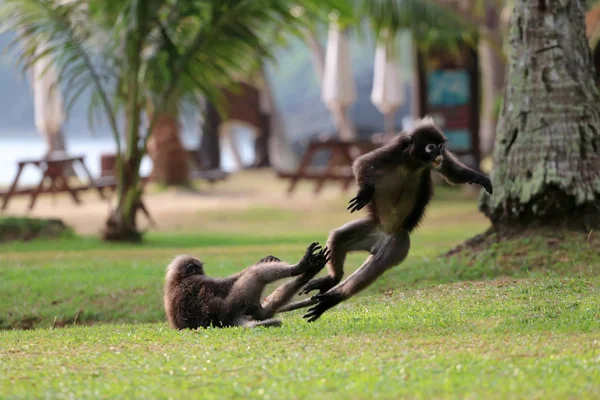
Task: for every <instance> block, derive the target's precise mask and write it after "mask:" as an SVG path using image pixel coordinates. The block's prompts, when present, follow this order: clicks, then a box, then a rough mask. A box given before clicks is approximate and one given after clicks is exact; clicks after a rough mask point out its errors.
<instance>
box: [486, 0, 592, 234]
mask: <svg viewBox="0 0 600 400" xmlns="http://www.w3.org/2000/svg"><path fill="white" fill-rule="evenodd" d="M509 39H510V52H509V53H510V54H509V58H508V71H507V87H506V88H505V98H504V99H505V100H504V108H503V111H502V115H501V117H500V121H499V124H498V131H497V137H496V143H495V147H494V153H493V160H494V170H493V172H492V183H493V186H494V194H493V195H487V194H483V195H482V199H481V205H480V209H481V210H482V211H483V212H484V213H485V214H486V215H487V216H488V217H489V218H490V219H491V220H492V222H493V224H494V226H495V227H497V228H505V229H515V228H517V229H518V228H522V227H523V226H530V225H541V226H566V227H569V228H577V229H582V228H583V229H589V228H593V227H596V228H598V227H600V211H599V208H598V205H599V204H600V173H599V171H600V113H599V109H598V104H599V101H600V93H599V91H598V88H597V86H596V85H595V84H594V66H593V65H592V62H591V61H592V58H591V54H590V48H589V46H588V43H587V40H586V36H585V24H584V16H583V7H582V5H581V2H580V1H579V0H545V1H535V2H532V1H526V0H517V1H515V8H514V11H513V15H512V19H511V29H510V36H509Z"/></svg>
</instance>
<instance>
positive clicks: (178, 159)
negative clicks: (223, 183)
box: [148, 115, 189, 185]
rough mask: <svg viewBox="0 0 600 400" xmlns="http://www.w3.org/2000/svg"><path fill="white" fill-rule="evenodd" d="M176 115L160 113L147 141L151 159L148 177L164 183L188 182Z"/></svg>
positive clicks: (186, 156)
mask: <svg viewBox="0 0 600 400" xmlns="http://www.w3.org/2000/svg"><path fill="white" fill-rule="evenodd" d="M179 128H180V127H179V121H178V120H177V116H173V115H161V116H160V117H159V119H158V122H157V123H156V126H155V127H154V132H153V133H152V136H151V137H150V140H149V141H148V155H149V156H150V158H151V159H152V173H151V175H150V179H151V180H152V181H153V182H158V183H161V184H164V185H187V184H188V183H189V164H188V154H187V152H186V150H185V148H184V147H183V145H182V144H181V139H180V136H179V133H180V132H179V130H180V129H179Z"/></svg>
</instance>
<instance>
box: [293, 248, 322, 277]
mask: <svg viewBox="0 0 600 400" xmlns="http://www.w3.org/2000/svg"><path fill="white" fill-rule="evenodd" d="M329 258H330V251H329V249H327V247H325V248H321V246H320V245H319V243H318V242H314V243H312V244H311V245H310V246H308V248H307V249H306V253H305V254H304V257H302V260H300V262H299V263H298V266H297V268H296V271H294V273H293V274H292V275H293V276H296V275H300V274H302V273H305V272H307V273H314V274H315V275H316V274H317V272H319V271H320V270H321V269H323V267H324V266H325V264H327V262H328V261H329ZM313 276H314V275H313Z"/></svg>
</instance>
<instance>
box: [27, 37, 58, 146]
mask: <svg viewBox="0 0 600 400" xmlns="http://www.w3.org/2000/svg"><path fill="white" fill-rule="evenodd" d="M44 47H45V46H40V47H39V48H38V49H36V53H37V54H40V53H41V52H43V51H44V50H45V49H44ZM32 86H33V100H34V112H35V126H36V128H37V129H38V131H39V132H40V134H42V135H43V136H44V138H45V139H46V142H47V144H48V153H52V152H56V151H64V150H65V143H64V138H63V135H62V128H63V124H64V122H65V110H64V104H63V99H62V96H61V94H60V88H59V87H58V73H57V71H56V68H55V67H54V66H53V65H52V59H51V58H50V57H49V56H44V57H42V58H40V59H39V60H38V61H36V62H35V64H34V65H33V82H32Z"/></svg>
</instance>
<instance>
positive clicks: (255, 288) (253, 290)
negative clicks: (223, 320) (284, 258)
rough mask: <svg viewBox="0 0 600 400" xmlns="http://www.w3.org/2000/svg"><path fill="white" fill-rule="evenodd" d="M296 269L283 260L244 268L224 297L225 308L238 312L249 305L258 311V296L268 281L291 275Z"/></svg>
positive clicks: (295, 266)
mask: <svg viewBox="0 0 600 400" xmlns="http://www.w3.org/2000/svg"><path fill="white" fill-rule="evenodd" d="M296 270H297V265H290V264H287V263H284V262H270V263H265V264H257V265H255V266H252V267H249V268H246V269H245V270H244V271H242V272H243V273H242V274H240V275H239V277H238V278H237V280H236V281H235V283H234V284H233V286H232V288H231V291H230V292H229V295H227V298H226V299H225V303H226V306H225V308H226V309H227V310H230V312H231V313H239V312H240V310H241V311H242V313H243V311H244V310H245V309H246V308H248V306H250V307H251V309H253V310H254V307H256V308H258V310H256V311H254V312H255V313H260V312H261V310H260V308H261V307H260V298H261V295H262V292H263V290H264V288H265V286H266V285H267V284H268V283H271V282H274V281H277V280H279V279H283V278H287V277H290V276H292V275H293V274H294V273H295V271H296Z"/></svg>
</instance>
